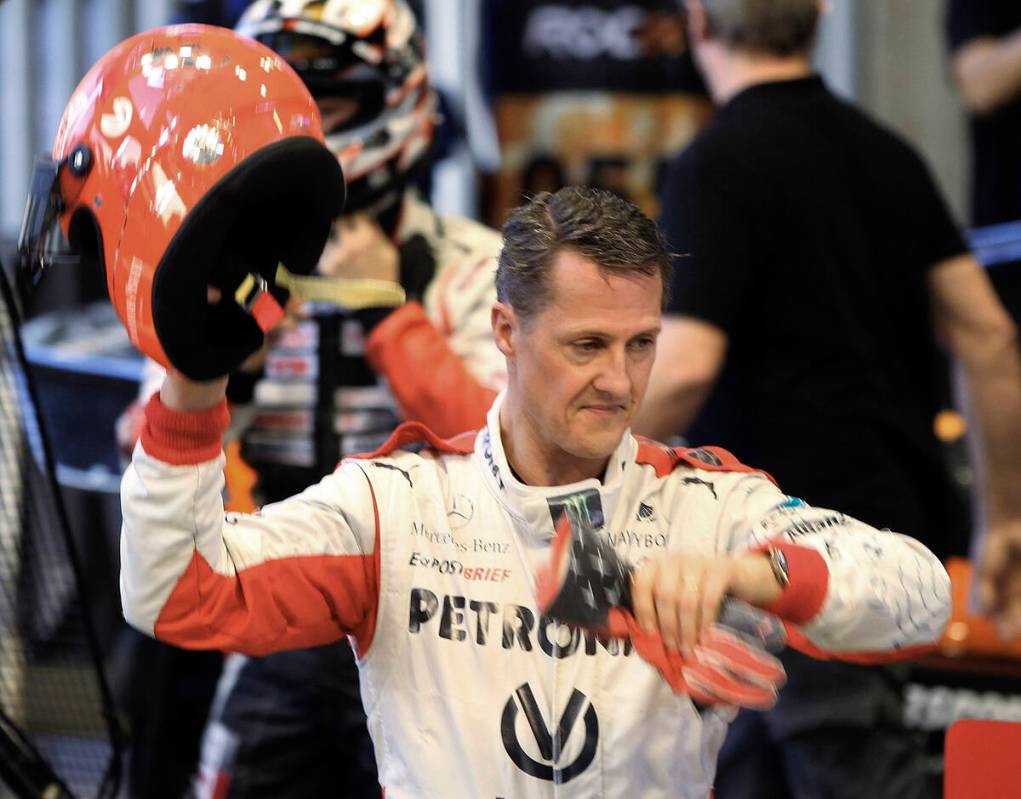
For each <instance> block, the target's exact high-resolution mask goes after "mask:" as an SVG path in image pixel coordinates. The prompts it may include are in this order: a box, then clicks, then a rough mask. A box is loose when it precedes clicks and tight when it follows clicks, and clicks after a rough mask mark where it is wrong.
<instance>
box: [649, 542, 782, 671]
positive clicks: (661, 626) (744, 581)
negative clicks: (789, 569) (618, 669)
mask: <svg viewBox="0 0 1021 799" xmlns="http://www.w3.org/2000/svg"><path fill="white" fill-rule="evenodd" d="M631 590H632V602H633V605H634V612H635V617H636V618H637V620H638V623H639V624H640V625H641V626H642V627H643V628H645V629H646V630H648V631H650V632H659V634H660V635H661V636H662V638H663V642H664V643H665V645H666V646H667V648H668V649H673V650H675V651H677V652H680V653H681V655H682V656H684V657H690V656H691V655H692V653H693V651H694V648H695V646H696V644H698V643H700V642H701V641H702V639H703V637H704V636H705V634H706V632H707V631H708V629H709V627H710V626H711V625H712V624H714V623H715V622H716V620H717V616H718V614H719V609H720V604H721V603H722V601H723V597H724V596H725V595H729V596H732V597H735V598H736V599H740V600H743V601H745V602H747V603H748V604H750V605H755V606H758V607H767V606H769V605H770V604H772V603H773V602H775V601H776V600H777V599H779V598H780V594H781V593H782V590H783V589H782V588H781V587H780V584H779V583H778V582H777V580H776V577H775V576H774V575H773V570H772V568H771V567H770V565H769V561H768V560H767V558H766V557H765V556H764V555H763V554H762V553H748V554H742V555H717V556H712V555H703V554H699V553H694V552H672V553H668V554H665V555H662V556H659V557H654V558H649V559H648V560H647V561H645V563H643V564H642V565H641V566H640V567H639V568H638V570H637V571H636V572H635V575H634V578H633V580H632V588H631Z"/></svg>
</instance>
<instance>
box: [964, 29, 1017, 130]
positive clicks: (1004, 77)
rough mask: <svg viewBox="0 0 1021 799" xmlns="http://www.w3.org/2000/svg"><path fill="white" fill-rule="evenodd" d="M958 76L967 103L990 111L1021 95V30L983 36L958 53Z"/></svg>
mask: <svg viewBox="0 0 1021 799" xmlns="http://www.w3.org/2000/svg"><path fill="white" fill-rule="evenodd" d="M954 77H955V78H956V80H957V86H958V89H959V90H960V93H961V97H962V99H963V100H964V104H965V105H966V106H967V107H968V108H969V109H970V110H971V111H973V112H975V113H976V114H989V113H992V112H993V111H996V110H997V109H998V108H1001V107H1002V106H1004V105H1006V104H1007V103H1009V102H1011V101H1013V100H1015V99H1017V98H1018V97H1019V96H1021V30H1017V31H1014V32H1013V33H1011V34H1010V35H1008V36H1004V37H1002V38H995V37H992V36H980V37H977V38H974V39H971V40H969V41H967V42H965V43H964V44H963V45H961V46H960V47H959V48H958V49H957V50H956V51H955V52H954Z"/></svg>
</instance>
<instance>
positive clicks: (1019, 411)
mask: <svg viewBox="0 0 1021 799" xmlns="http://www.w3.org/2000/svg"><path fill="white" fill-rule="evenodd" d="M929 291H930V295H931V298H932V305H933V315H934V319H935V322H936V326H937V331H938V332H939V333H940V334H941V336H942V337H943V338H944V339H945V341H946V343H947V345H948V346H949V348H950V350H951V352H952V353H953V354H954V355H955V356H956V358H957V360H958V361H959V362H960V364H961V367H962V369H963V371H964V378H965V389H966V392H967V397H966V399H967V405H968V411H969V416H970V417H971V418H972V420H973V423H974V426H975V434H976V447H975V450H976V455H977V464H976V465H977V467H978V469H979V473H980V477H981V483H980V484H981V492H982V500H983V504H984V511H985V524H986V530H985V537H986V540H985V543H984V546H983V554H982V557H981V559H980V561H979V563H978V580H979V587H980V595H981V599H982V601H983V603H984V604H985V606H986V608H987V609H988V610H989V611H991V612H992V613H993V614H994V616H995V618H996V619H997V620H998V621H999V622H1000V624H1001V628H1002V632H1003V633H1004V634H1005V635H1011V636H1012V635H1018V634H1021V355H1019V352H1018V331H1017V327H1016V326H1015V324H1014V322H1013V320H1012V319H1011V318H1010V315H1009V314H1008V313H1007V311H1006V309H1004V307H1003V305H1002V304H1001V303H1000V301H999V298H998V297H997V296H996V292H995V291H994V289H993V287H992V284H991V283H990V281H989V278H988V276H987V275H986V273H985V271H984V270H983V269H982V267H981V266H979V264H978V263H977V262H976V261H975V259H974V258H973V257H972V256H970V255H963V256H958V257H956V258H950V259H947V260H945V261H943V262H941V263H939V264H937V265H936V266H935V267H933V268H932V269H931V270H930V272H929Z"/></svg>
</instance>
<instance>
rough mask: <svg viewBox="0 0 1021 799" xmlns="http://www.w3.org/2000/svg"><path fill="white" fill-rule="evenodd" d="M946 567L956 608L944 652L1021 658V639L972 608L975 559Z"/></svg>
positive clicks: (951, 562) (955, 560) (943, 641)
mask: <svg viewBox="0 0 1021 799" xmlns="http://www.w3.org/2000/svg"><path fill="white" fill-rule="evenodd" d="M946 567H947V572H949V574H950V583H951V591H952V601H953V609H952V612H951V616H950V621H949V622H948V623H947V626H946V627H945V628H944V630H943V635H942V637H941V638H940V641H939V650H940V653H941V654H943V655H945V656H946V657H953V658H956V657H968V656H982V657H999V658H1010V659H1015V660H1016V659H1021V639H1018V640H1015V641H1011V642H1009V643H1007V642H1004V641H1003V640H1002V639H1001V638H1000V636H999V635H998V634H997V632H996V628H995V627H994V626H993V623H992V621H990V619H989V617H988V616H984V615H982V614H981V613H978V612H976V611H974V610H972V609H971V607H970V602H969V597H970V596H971V581H972V576H973V573H974V569H973V567H972V564H971V561H969V560H966V559H965V558H950V559H949V560H947V562H946ZM1018 796H1021V793H1019V794H1018Z"/></svg>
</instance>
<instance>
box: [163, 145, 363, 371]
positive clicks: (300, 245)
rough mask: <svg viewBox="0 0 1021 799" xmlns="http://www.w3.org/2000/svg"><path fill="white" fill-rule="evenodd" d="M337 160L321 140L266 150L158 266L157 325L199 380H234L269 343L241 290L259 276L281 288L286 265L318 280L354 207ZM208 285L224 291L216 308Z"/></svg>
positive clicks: (232, 179)
mask: <svg viewBox="0 0 1021 799" xmlns="http://www.w3.org/2000/svg"><path fill="white" fill-rule="evenodd" d="M344 194H345V191H344V176H343V173H342V171H341V168H340V164H339V163H338V161H337V158H336V156H335V155H334V154H333V153H332V152H330V151H329V150H328V149H326V147H324V146H323V145H322V144H321V143H320V142H318V141H317V140H315V139H313V138H310V137H309V138H306V137H298V138H289V139H284V140H282V141H279V142H275V143H273V144H271V145H268V146H266V147H263V148H262V149H260V150H259V151H257V152H256V153H254V154H252V155H251V156H249V157H248V158H246V159H245V160H244V161H242V162H241V163H240V164H238V165H237V166H236V167H234V169H232V170H231V171H230V172H228V173H227V174H226V175H224V177H223V178H221V179H220V180H219V181H218V182H217V183H216V185H215V186H213V188H212V189H210V190H209V192H208V193H207V194H206V195H205V196H204V197H203V198H202V200H201V201H199V203H198V204H197V205H196V206H195V208H194V209H193V210H192V211H191V213H190V214H188V216H187V218H186V219H185V220H184V222H183V223H182V225H181V227H180V229H179V230H178V231H177V233H176V234H175V236H174V238H173V239H172V240H171V242H170V246H169V247H168V248H167V250H166V252H165V253H164V255H163V258H162V259H161V261H160V263H159V265H158V266H157V268H156V274H155V278H154V280H153V289H152V317H153V324H154V326H155V328H156V334H157V335H158V336H159V340H160V343H161V344H162V346H163V350H164V352H166V354H167V359H168V360H169V361H170V363H171V365H172V366H173V367H174V368H175V369H177V370H178V371H180V372H181V373H182V374H183V375H184V376H185V377H188V378H191V379H192V380H211V379H213V378H215V377H220V376H222V375H225V374H228V373H229V372H230V371H231V370H232V369H234V368H235V367H237V366H238V364H240V363H241V362H242V361H243V360H244V359H245V358H246V357H247V356H248V355H250V354H251V353H253V352H255V351H256V350H257V349H258V348H259V347H260V346H261V344H262V339H263V333H262V331H261V330H260V329H259V326H258V325H257V324H256V322H255V320H254V319H253V318H252V317H251V316H250V315H249V314H247V313H246V312H245V311H244V310H243V309H242V308H241V307H240V306H239V305H238V304H237V303H236V302H234V298H233V295H234V291H235V289H236V288H237V287H238V285H239V284H240V283H241V281H242V280H243V279H244V277H245V275H247V274H249V273H259V274H261V275H262V276H263V277H265V278H266V280H267V282H268V283H269V284H270V291H271V293H272V294H273V296H274V297H275V298H276V299H277V301H278V302H280V303H281V304H283V303H284V302H286V300H287V291H286V290H284V289H281V288H279V287H276V286H275V285H274V282H273V281H274V278H275V276H276V271H277V264H278V263H281V262H282V263H283V264H284V265H285V266H286V267H287V268H288V269H289V270H290V271H291V272H293V273H295V274H302V275H307V274H309V273H311V272H312V271H313V270H314V269H315V267H316V264H317V263H318V261H319V256H320V254H321V253H322V250H323V247H324V246H325V245H326V240H327V238H328V237H329V235H330V228H331V226H332V224H333V221H334V219H336V218H337V217H338V216H339V215H340V213H341V211H342V210H343V208H344ZM207 285H212V286H216V287H217V288H219V289H220V290H221V291H222V292H223V299H222V300H221V301H220V302H219V303H218V304H216V305H210V304H209V303H208V301H207V293H206V287H207Z"/></svg>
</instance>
